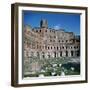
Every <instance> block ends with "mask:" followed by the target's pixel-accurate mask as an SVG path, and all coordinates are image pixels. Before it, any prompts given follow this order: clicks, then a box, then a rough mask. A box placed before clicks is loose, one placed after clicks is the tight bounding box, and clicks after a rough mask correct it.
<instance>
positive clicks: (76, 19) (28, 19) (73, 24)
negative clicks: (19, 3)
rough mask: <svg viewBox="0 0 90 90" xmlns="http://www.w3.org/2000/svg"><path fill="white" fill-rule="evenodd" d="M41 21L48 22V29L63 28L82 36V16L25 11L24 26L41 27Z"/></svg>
mask: <svg viewBox="0 0 90 90" xmlns="http://www.w3.org/2000/svg"><path fill="white" fill-rule="evenodd" d="M41 19H46V20H47V21H48V28H55V29H60V28H61V29H64V30H65V31H68V32H74V33H75V34H77V35H80V14H70V13H51V12H49V13H48V12H39V11H38V12H35V11H23V22H24V25H30V26H31V27H32V28H34V27H40V21H41Z"/></svg>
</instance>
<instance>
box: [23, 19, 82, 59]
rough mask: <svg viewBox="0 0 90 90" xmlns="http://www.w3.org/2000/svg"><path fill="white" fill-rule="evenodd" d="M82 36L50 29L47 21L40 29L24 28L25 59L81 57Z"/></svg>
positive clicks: (41, 24)
mask: <svg viewBox="0 0 90 90" xmlns="http://www.w3.org/2000/svg"><path fill="white" fill-rule="evenodd" d="M79 56H80V36H77V35H75V34H74V33H73V32H65V31H64V30H63V29H59V30H55V29H54V28H49V27H48V22H47V20H41V21H40V27H35V28H31V27H30V26H25V27H24V57H38V58H40V59H43V58H57V57H79Z"/></svg>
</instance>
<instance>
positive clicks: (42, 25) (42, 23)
mask: <svg viewBox="0 0 90 90" xmlns="http://www.w3.org/2000/svg"><path fill="white" fill-rule="evenodd" d="M40 27H41V28H48V22H47V20H45V19H42V20H41V21H40Z"/></svg>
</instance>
